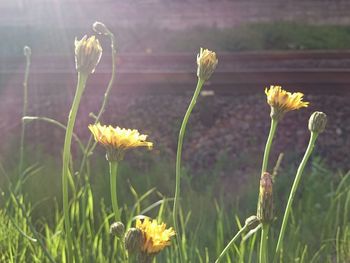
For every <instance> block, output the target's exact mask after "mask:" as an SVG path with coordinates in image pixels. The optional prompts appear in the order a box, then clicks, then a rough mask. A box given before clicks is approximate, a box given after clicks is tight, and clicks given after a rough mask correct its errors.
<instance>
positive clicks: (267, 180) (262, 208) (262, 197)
mask: <svg viewBox="0 0 350 263" xmlns="http://www.w3.org/2000/svg"><path fill="white" fill-rule="evenodd" d="M272 190H273V182H272V176H271V174H269V173H267V172H265V173H264V174H263V175H262V176H261V179H260V191H259V203H258V213H257V217H258V218H259V220H260V221H261V222H262V223H268V224H269V223H271V221H272V220H273V192H272Z"/></svg>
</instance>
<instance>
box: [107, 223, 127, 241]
mask: <svg viewBox="0 0 350 263" xmlns="http://www.w3.org/2000/svg"><path fill="white" fill-rule="evenodd" d="M109 232H110V233H111V235H113V236H116V237H119V238H121V237H123V236H124V233H125V226H124V224H123V223H122V222H114V223H113V224H112V225H111V227H110V228H109Z"/></svg>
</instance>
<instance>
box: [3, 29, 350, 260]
mask: <svg viewBox="0 0 350 263" xmlns="http://www.w3.org/2000/svg"><path fill="white" fill-rule="evenodd" d="M100 26H102V25H100ZM104 29H105V28H104ZM95 30H96V28H95ZM105 30H106V31H107V33H106V34H105V35H106V36H107V37H109V40H110V41H112V45H111V46H112V52H111V53H112V55H113V59H115V57H114V54H115V49H114V47H115V46H114V40H115V39H114V36H113V34H112V33H111V32H110V31H109V30H107V29H105ZM96 31H100V30H96ZM100 32H101V31H100ZM100 37H101V38H102V37H103V36H100ZM75 45H76V49H75V56H76V63H77V71H78V81H77V93H76V94H77V95H76V96H75V99H74V101H73V104H72V108H71V112H70V114H69V117H68V121H67V125H66V124H60V123H57V122H56V121H54V120H49V119H46V120H45V121H49V122H50V123H51V124H52V125H56V126H57V128H58V129H65V130H66V137H65V143H64V146H63V154H62V159H63V161H62V159H61V156H58V157H57V156H51V155H50V153H46V152H41V151H40V150H39V149H40V148H39V147H35V148H31V147H32V146H30V144H29V143H28V144H27V143H26V142H25V141H24V139H25V136H24V134H25V133H28V132H30V126H26V121H28V120H31V121H36V119H35V118H34V117H31V118H29V117H24V120H25V121H24V122H23V125H22V134H21V139H20V140H19V146H15V147H13V150H12V151H11V152H8V153H6V155H2V156H1V159H0V181H1V189H0V190H1V199H0V205H1V206H0V262H69V263H70V262H141V263H147V262H148V263H150V262H153V263H155V262H165V263H170V262H174V263H178V262H180V263H182V262H206V263H209V262H219V261H221V262H228V263H230V262H242V263H243V262H260V263H268V262H272V261H274V262H281V263H282V262H286V263H288V262H304V263H309V262H311V263H312V262H320V263H321V262H322V263H323V262H329V263H333V262H337V263H343V262H349V261H350V250H349V247H350V172H348V171H346V170H344V169H342V168H341V167H340V168H339V169H338V171H332V170H330V169H329V168H328V167H327V164H326V160H322V158H321V157H316V156H317V153H312V151H313V146H314V144H315V142H316V143H317V141H316V139H317V137H318V135H320V136H322V132H323V130H324V128H325V125H326V115H325V114H324V113H321V112H315V113H314V114H312V116H311V117H310V122H309V130H310V142H309V146H308V147H307V149H306V152H305V155H304V157H303V159H302V161H301V160H295V162H292V163H284V158H281V159H279V160H280V162H279V161H277V162H276V160H270V162H269V152H270V149H271V147H273V143H272V142H273V137H274V134H275V131H276V129H277V124H278V122H279V121H283V119H282V115H283V116H284V114H286V115H288V114H293V113H292V112H290V113H287V112H288V111H292V110H294V109H299V108H301V107H305V106H307V103H306V102H303V101H302V95H300V94H291V93H286V92H285V91H283V90H281V88H280V87H277V86H273V87H271V88H270V90H269V91H268V92H267V98H268V104H269V105H270V106H271V109H272V111H271V130H270V133H269V136H268V138H267V143H266V148H265V152H263V153H261V160H263V161H262V163H263V165H262V168H261V174H259V173H257V177H256V180H254V181H251V182H249V183H248V184H246V185H242V186H241V187H240V188H241V189H240V190H241V191H240V193H235V192H232V191H230V187H229V185H225V186H224V185H223V182H222V181H221V180H220V176H219V174H220V171H221V169H222V168H223V167H227V166H230V165H231V164H230V163H231V161H230V158H229V156H222V159H221V160H219V161H218V162H217V163H216V164H215V165H214V167H213V169H212V170H210V171H207V173H205V174H203V176H200V175H195V176H194V175H192V172H191V169H190V168H189V167H188V166H187V165H186V163H181V160H182V158H181V153H182V150H181V149H182V146H184V147H186V143H185V144H184V145H183V141H182V140H183V138H184V135H185V130H186V124H187V121H190V114H191V111H192V109H193V107H194V106H195V104H196V99H197V96H198V95H199V92H200V89H201V87H202V85H203V84H204V82H205V81H206V80H208V79H209V78H210V76H211V74H215V72H214V71H215V67H216V64H217V63H218V62H217V60H216V54H215V53H214V52H211V51H208V50H202V49H201V50H200V53H199V56H198V61H197V63H198V71H197V76H198V84H197V87H196V89H195V92H194V97H193V99H192V101H191V103H190V105H189V109H188V111H187V113H186V115H185V117H184V120H183V123H182V125H181V128H180V127H179V130H180V132H179V143H178V151H177V158H176V161H175V160H172V159H169V158H168V157H167V156H162V155H160V156H158V157H154V156H153V157H150V155H149V154H148V152H147V149H141V150H135V149H132V148H138V147H141V146H146V147H147V148H148V150H151V148H152V143H151V142H147V141H146V137H144V136H142V135H139V134H138V133H137V132H135V131H126V130H119V128H118V129H117V128H112V127H111V128H108V127H102V126H99V124H98V121H99V118H100V117H101V115H102V113H103V111H104V107H105V103H106V102H107V99H108V94H109V90H110V88H112V86H113V82H114V74H115V68H114V66H113V68H112V76H111V80H110V82H109V85H108V87H107V89H106V96H105V100H104V102H103V104H102V105H101V109H100V111H99V113H96V114H94V116H93V117H94V118H95V120H94V121H93V122H95V124H94V125H92V126H90V127H89V128H90V130H91V132H92V134H93V135H94V136H92V135H91V138H90V139H91V140H89V141H85V140H83V141H81V140H80V139H79V138H78V137H77V136H76V135H75V134H73V130H74V123H75V116H76V112H77V110H78V108H79V104H80V95H81V94H82V93H83V91H84V88H85V81H86V79H87V77H88V76H89V77H91V78H92V77H93V75H91V72H92V71H93V70H94V67H95V66H96V65H97V64H98V62H99V55H100V53H101V52H102V51H101V50H100V46H99V43H98V41H97V40H96V39H95V38H88V39H85V38H84V39H82V40H80V41H78V42H76V43H75ZM25 55H26V58H27V68H26V69H27V71H26V74H25V77H24V85H23V86H24V105H23V116H26V109H27V103H30V102H28V101H27V99H26V94H27V91H28V89H27V88H28V87H27V77H28V69H29V66H30V63H29V62H30V49H29V48H26V49H25ZM113 61H114V60H113ZM113 65H114V64H113ZM90 75H91V76H90ZM81 103H84V101H83V100H82V102H81ZM262 103H266V102H262ZM284 117H285V118H287V117H288V116H284ZM266 121H270V120H266ZM304 128H306V127H304ZM189 132H190V131H189ZM335 136H336V135H335ZM93 138H95V140H96V142H94V140H93ZM71 144H72V147H71ZM99 144H101V145H102V146H104V147H102V146H101V145H99ZM14 145H15V144H14ZM95 146H97V147H99V148H95ZM103 148H105V150H106V151H102V152H101V149H103ZM305 148H306V145H305ZM18 149H19V150H18ZM127 149H128V151H126V150H127ZM34 151H35V153H33V152H34ZM105 153H107V154H106V156H105ZM124 154H125V155H126V157H125V158H124ZM285 154H286V155H287V154H289V153H288V151H286V153H285ZM310 156H311V161H310V162H308V160H309V157H310ZM106 157H107V160H106ZM245 158H252V159H256V156H254V157H253V156H252V157H249V156H246V157H245ZM286 159H287V158H286ZM61 161H62V163H61ZM300 161H301V163H300V164H299V162H300ZM257 169H258V170H260V169H259V167H258V168H257ZM269 172H270V173H271V174H270V173H269ZM117 175H118V176H117ZM242 176H244V175H242ZM300 178H301V180H300V181H299V179H300ZM259 181H260V184H259ZM180 185H181V191H180ZM292 185H293V187H292ZM259 186H260V187H259ZM223 189H225V190H223ZM289 193H290V194H289ZM294 194H295V195H294ZM288 196H289V197H288ZM117 199H118V200H117ZM287 203H288V204H291V205H290V206H288V205H287ZM257 206H258V209H257ZM257 210H258V211H257ZM145 216H146V217H148V218H152V219H156V220H157V222H158V223H161V222H164V223H166V225H167V227H173V228H174V229H175V231H176V234H175V237H172V234H169V233H173V232H172V231H170V232H166V231H165V230H164V229H158V228H156V226H154V225H153V226H152V225H151V226H150V228H149V229H147V228H145V229H143V228H142V227H140V226H138V225H137V224H140V222H141V221H140V218H143V217H145ZM250 216H254V217H253V218H252V217H250ZM247 218H250V220H251V221H246V219H247ZM288 219H289V221H288ZM116 221H118V222H122V223H123V224H124V226H125V229H126V234H125V233H124V231H122V230H121V228H120V229H118V231H117V232H118V234H115V232H113V234H112V233H111V231H110V227H111V226H112V224H113V223H114V222H116ZM145 221H146V220H145ZM145 221H143V222H145ZM135 222H136V228H135V229H134V227H135ZM119 226H120V224H119ZM281 229H285V230H286V231H285V232H284V231H282V230H281ZM113 231H114V230H113ZM135 231H136V232H135ZM137 233H141V234H137ZM283 233H285V234H284V235H283ZM233 237H234V238H233ZM283 237H284V240H283ZM230 240H232V242H231V243H230V244H231V245H229V246H228V245H227V244H228V243H229V242H230ZM278 240H279V241H280V240H283V243H282V242H278ZM157 242H159V244H158V243H157ZM279 244H282V246H279ZM157 246H158V247H157ZM158 248H159V250H158ZM278 248H279V249H278ZM151 250H152V251H151ZM161 250H163V251H161ZM135 257H136V258H137V259H135Z"/></svg>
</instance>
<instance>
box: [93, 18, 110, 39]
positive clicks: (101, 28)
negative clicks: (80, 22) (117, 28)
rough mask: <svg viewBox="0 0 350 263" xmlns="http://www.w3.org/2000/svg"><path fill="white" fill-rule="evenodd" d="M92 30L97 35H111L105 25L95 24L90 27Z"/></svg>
mask: <svg viewBox="0 0 350 263" xmlns="http://www.w3.org/2000/svg"><path fill="white" fill-rule="evenodd" d="M92 29H93V30H94V31H95V32H96V33H98V34H101V35H105V36H107V35H109V34H110V33H111V31H109V29H108V28H107V27H106V25H105V24H103V23H101V22H97V21H96V22H95V23H94V24H93V25H92Z"/></svg>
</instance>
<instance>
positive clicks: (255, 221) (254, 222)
mask: <svg viewBox="0 0 350 263" xmlns="http://www.w3.org/2000/svg"><path fill="white" fill-rule="evenodd" d="M259 224H260V220H259V218H258V217H257V216H250V217H248V218H247V219H246V220H245V226H246V227H247V230H246V231H250V230H252V229H255V228H256V227H257V226H258V225H259Z"/></svg>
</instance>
